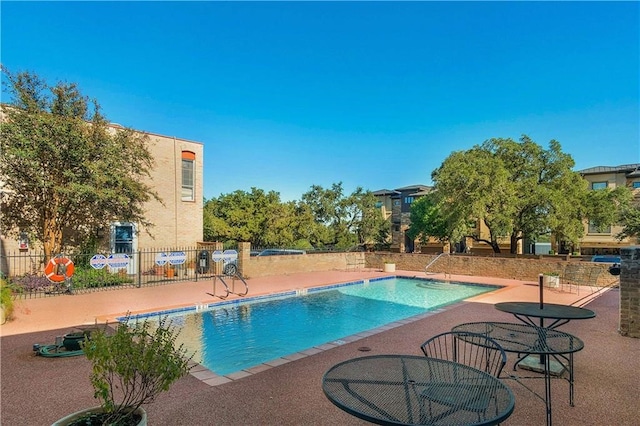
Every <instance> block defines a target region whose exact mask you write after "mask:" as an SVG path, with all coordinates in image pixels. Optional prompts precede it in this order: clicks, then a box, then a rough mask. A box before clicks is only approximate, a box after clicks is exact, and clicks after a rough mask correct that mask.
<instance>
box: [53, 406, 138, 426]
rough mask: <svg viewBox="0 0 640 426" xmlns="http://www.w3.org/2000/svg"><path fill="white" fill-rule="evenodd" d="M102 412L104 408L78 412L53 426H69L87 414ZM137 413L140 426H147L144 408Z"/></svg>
mask: <svg viewBox="0 0 640 426" xmlns="http://www.w3.org/2000/svg"><path fill="white" fill-rule="evenodd" d="M102 412H103V410H102V407H92V408H87V409H86V410H82V411H77V412H75V413H73V414H69V415H68V416H66V417H63V418H61V419H60V420H58V421H57V422H55V423H53V424H52V425H51V426H68V425H70V424H73V422H75V421H77V420H78V419H79V418H81V417H83V416H86V415H87V414H92V413H102ZM136 413H137V414H138V415H140V417H141V419H140V421H139V422H138V426H147V412H146V411H144V409H143V408H142V407H140V408H138V409H137V410H136Z"/></svg>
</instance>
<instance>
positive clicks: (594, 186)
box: [591, 182, 607, 189]
mask: <svg viewBox="0 0 640 426" xmlns="http://www.w3.org/2000/svg"><path fill="white" fill-rule="evenodd" d="M606 188H607V182H592V183H591V189H606Z"/></svg>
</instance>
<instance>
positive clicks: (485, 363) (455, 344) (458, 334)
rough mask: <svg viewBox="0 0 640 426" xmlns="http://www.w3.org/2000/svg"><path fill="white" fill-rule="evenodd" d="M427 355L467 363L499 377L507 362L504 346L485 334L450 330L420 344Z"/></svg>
mask: <svg viewBox="0 0 640 426" xmlns="http://www.w3.org/2000/svg"><path fill="white" fill-rule="evenodd" d="M420 348H421V349H422V352H423V353H424V354H425V356H427V357H431V358H439V359H445V360H449V361H455V362H458V363H460V364H465V365H468V366H470V367H474V368H477V369H478V370H482V371H484V372H485V373H488V374H491V375H492V376H495V377H499V376H500V373H501V372H502V368H503V367H504V365H505V364H506V363H507V354H506V353H505V352H504V349H502V346H500V344H499V343H498V342H496V341H495V340H493V339H492V338H490V337H487V336H485V335H483V334H478V333H470V332H465V331H448V332H446V333H441V334H438V335H437V336H434V337H432V338H430V339H429V340H427V341H426V342H424V343H423V344H422V346H420Z"/></svg>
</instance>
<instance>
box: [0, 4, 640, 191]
mask: <svg viewBox="0 0 640 426" xmlns="http://www.w3.org/2000/svg"><path fill="white" fill-rule="evenodd" d="M0 7H1V13H2V22H1V24H2V29H1V31H2V32H1V35H2V42H1V43H2V44H1V47H2V52H1V60H2V63H3V64H4V65H5V66H6V67H7V68H9V69H10V70H11V71H12V72H18V71H25V70H29V71H34V72H36V73H38V74H39V75H41V76H42V77H44V78H46V79H47V80H48V81H49V82H50V83H55V82H56V81H58V80H64V81H68V82H76V83H78V84H79V85H80V87H81V90H82V91H83V92H84V93H85V94H87V95H89V96H90V97H93V98H96V99H98V101H99V102H100V103H101V104H102V107H103V110H104V113H105V114H106V115H107V117H108V118H109V119H110V120H111V121H113V122H117V123H120V124H123V125H125V126H130V127H133V128H135V129H139V130H144V131H149V132H153V133H160V134H164V135H169V136H176V137H179V138H185V139H189V140H194V141H198V142H202V143H203V144H204V146H205V158H204V161H205V173H204V194H205V197H206V198H207V199H209V198H212V197H217V196H219V195H220V194H221V193H230V192H233V191H235V190H237V189H240V190H245V191H249V190H250V188H251V187H257V188H261V189H264V190H266V191H269V190H275V191H277V192H279V193H280V194H281V198H282V199H283V200H292V199H296V200H298V199H300V198H301V196H302V194H303V193H304V192H306V191H308V190H309V188H310V186H311V185H314V184H317V185H322V186H324V187H329V186H330V185H331V184H332V183H337V182H343V185H344V188H345V190H346V192H347V193H350V192H351V191H353V190H354V189H355V188H356V187H357V186H362V187H363V188H365V189H369V190H372V191H375V190H378V189H383V188H386V189H394V188H399V187H402V186H407V185H412V184H427V185H428V184H431V172H432V171H433V170H434V169H435V168H437V167H438V166H439V165H440V164H441V163H442V161H444V160H445V159H446V158H447V156H449V154H450V153H451V152H452V151H459V150H466V149H469V148H471V147H472V146H473V145H476V144H480V143H482V142H483V141H484V140H486V139H489V138H492V137H511V138H514V139H518V138H519V137H520V136H521V135H522V134H527V135H529V136H530V137H531V138H533V139H534V140H535V141H536V142H537V143H538V144H540V145H542V146H544V147H547V146H548V142H549V140H551V139H556V140H558V141H559V142H560V143H561V144H562V148H563V150H564V151H565V152H567V153H569V154H571V155H572V156H573V158H574V160H575V162H576V167H575V169H576V170H580V169H584V168H588V167H594V166H599V165H608V166H617V165H621V164H629V163H639V162H640V130H639V122H640V112H639V102H640V100H639V97H640V96H639V95H640V88H639V85H640V71H639V70H640V64H639V55H640V32H639V25H640V12H639V3H638V2H622V3H612V2H587V3H577V2H531V3H528V2H513V3H512V2H509V3H506V2H406V3H397V2H396V3H386V2H384V3H383V2H353V3H342V2H333V3H329V2H314V3H309V2H275V3H265V2H258V3H245V2H189V3H184V2H104V3H102V2H100V3H98V2H44V3H34V2H7V1H2V3H1V6H0Z"/></svg>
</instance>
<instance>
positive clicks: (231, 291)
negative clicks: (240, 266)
mask: <svg viewBox="0 0 640 426" xmlns="http://www.w3.org/2000/svg"><path fill="white" fill-rule="evenodd" d="M225 278H227V279H229V278H231V286H229V284H227V282H226V281H225ZM218 280H220V282H221V283H222V287H223V288H222V290H223V291H224V292H225V294H224V296H223V295H217V294H216V282H217V281H218ZM238 280H239V281H241V282H242V284H243V285H244V292H243V293H241V292H236V291H235V289H236V281H238ZM247 293H249V285H247V282H246V281H245V280H244V278H242V275H240V274H239V273H237V272H236V273H235V274H234V275H214V276H213V293H208V292H207V294H208V295H210V296H213V297H218V298H220V299H226V298H227V297H229V295H230V294H235V295H236V296H246V295H247Z"/></svg>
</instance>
